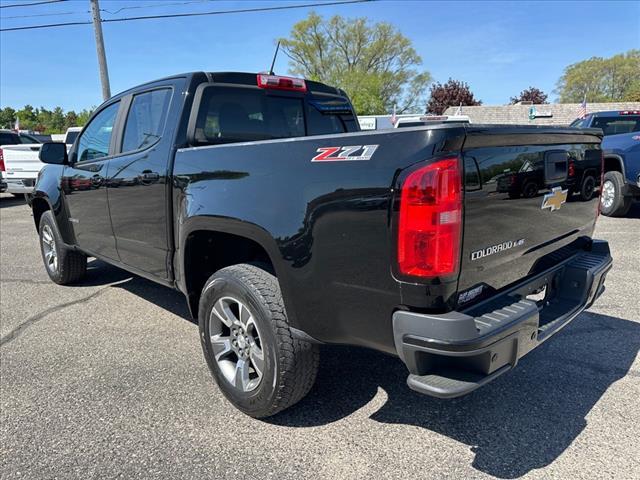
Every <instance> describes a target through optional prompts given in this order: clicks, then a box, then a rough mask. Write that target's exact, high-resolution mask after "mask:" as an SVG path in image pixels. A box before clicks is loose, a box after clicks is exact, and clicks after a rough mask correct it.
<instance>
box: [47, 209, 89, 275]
mask: <svg viewBox="0 0 640 480" xmlns="http://www.w3.org/2000/svg"><path fill="white" fill-rule="evenodd" d="M38 231H39V234H40V252H41V253H42V261H43V262H44V267H45V269H46V270H47V273H48V274H49V278H50V279H51V280H53V281H54V282H55V283H57V284H58V285H69V284H72V283H76V282H77V281H79V280H80V279H82V277H84V275H85V273H86V272H87V257H86V255H84V254H82V253H80V252H77V251H75V250H72V249H70V248H67V247H66V246H65V244H64V242H63V241H62V237H61V236H60V232H59V230H58V226H57V225H56V221H55V219H54V217H53V214H52V213H51V211H50V210H48V211H46V212H44V213H43V214H42V217H40V228H39V229H38ZM50 239H52V241H51V240H50ZM51 250H52V251H53V253H54V256H55V260H54V261H50V260H51V258H52V257H51V256H50V255H49V252H50V251H51Z"/></svg>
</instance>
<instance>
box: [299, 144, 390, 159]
mask: <svg viewBox="0 0 640 480" xmlns="http://www.w3.org/2000/svg"><path fill="white" fill-rule="evenodd" d="M377 149H378V145H351V146H348V147H321V148H319V149H317V150H316V152H318V155H316V156H315V157H313V158H312V159H311V161H312V162H348V161H352V160H371V157H372V156H373V154H374V153H375V151H376V150H377Z"/></svg>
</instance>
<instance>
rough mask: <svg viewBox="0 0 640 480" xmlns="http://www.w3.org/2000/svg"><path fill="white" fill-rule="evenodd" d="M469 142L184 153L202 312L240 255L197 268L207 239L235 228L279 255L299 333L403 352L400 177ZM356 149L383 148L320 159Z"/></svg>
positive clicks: (185, 265) (179, 182)
mask: <svg viewBox="0 0 640 480" xmlns="http://www.w3.org/2000/svg"><path fill="white" fill-rule="evenodd" d="M463 136H464V130H463V129H462V128H459V127H448V128H441V129H432V130H427V131H425V130H423V129H403V130H402V133H396V132H395V131H391V130H389V131H386V132H385V131H375V132H367V133H361V134H356V133H350V134H344V135H332V136H316V137H310V138H297V139H291V140H284V141H282V140H278V141H264V142H254V143H245V144H243V143H239V144H232V145H219V146H210V147H198V148H186V149H180V150H178V152H177V154H176V159H175V162H174V176H175V178H176V182H175V185H176V188H175V189H174V209H175V212H174V220H175V226H174V229H175V231H176V232H177V234H178V236H179V241H178V242H177V244H178V245H179V254H178V255H177V257H176V260H177V261H178V266H179V267H182V269H177V271H178V272H180V276H179V282H180V284H181V286H182V288H183V290H184V291H185V292H186V293H187V294H188V295H189V297H190V298H191V303H192V309H194V307H195V305H196V300H197V298H198V297H199V294H200V291H201V289H202V286H203V285H204V282H205V281H206V279H207V278H208V276H209V274H210V272H211V271H215V270H216V268H215V262H216V261H218V262H222V263H224V261H225V259H224V257H225V256H226V255H227V254H228V253H227V252H228V250H226V249H222V250H221V251H220V256H221V257H222V258H218V259H217V260H216V258H215V257H214V258H212V259H211V261H212V262H214V264H212V265H206V264H203V262H201V261H199V260H198V261H195V262H193V264H192V263H191V262H190V261H189V259H190V258H199V255H198V254H195V253H194V250H193V249H194V248H195V249H198V246H200V248H202V247H201V246H202V245H203V240H200V239H199V238H200V236H201V235H202V236H204V237H206V238H209V237H208V235H207V234H206V231H214V232H225V233H228V234H232V235H236V236H238V237H248V238H250V239H251V240H253V241H254V242H256V243H257V244H258V245H259V246H260V247H261V248H262V249H263V250H264V251H265V252H266V254H267V255H268V256H269V261H270V262H271V263H272V264H273V267H274V269H275V272H276V274H277V276H278V279H279V282H280V285H281V288H282V290H283V293H284V299H285V303H286V306H287V314H288V315H289V317H290V319H291V321H292V323H293V325H294V327H295V328H299V329H301V330H303V331H304V332H305V333H307V334H308V335H310V336H312V337H314V338H316V339H318V340H321V341H323V342H334V343H353V344H358V345H365V346H369V347H373V348H377V349H380V350H384V351H387V352H393V351H394V348H395V347H394V344H393V335H392V331H391V328H390V324H389V318H390V316H391V314H392V313H393V310H394V308H396V307H397V305H399V304H401V303H402V289H401V288H400V284H399V283H398V282H397V281H396V280H395V279H394V278H393V276H392V275H391V271H390V266H391V264H392V262H393V245H394V243H393V241H392V238H391V236H390V231H389V226H390V221H391V199H392V195H393V190H394V188H393V185H394V179H395V176H396V174H397V173H398V172H399V171H400V170H402V169H404V168H406V167H408V166H409V165H412V164H414V163H417V162H421V161H425V160H427V159H428V158H429V157H431V156H432V155H433V154H434V150H437V151H438V153H437V155H444V154H447V153H455V152H454V151H453V150H450V149H452V148H456V147H458V148H459V146H460V145H461V142H462V138H463ZM345 145H378V148H377V149H376V151H375V153H374V155H373V156H372V157H371V160H368V161H344V162H327V161H324V162H323V161H317V162H312V161H311V159H312V158H313V157H314V156H316V155H317V151H318V149H319V148H326V147H330V146H345ZM212 159H215V161H212ZM212 242H213V243H214V244H215V243H216V242H215V239H213V240H212ZM204 245H206V243H204ZM195 251H201V250H195ZM199 269H203V270H202V273H200V274H199V273H198V271H199ZM406 288H407V289H411V285H407V286H406ZM420 289H421V290H422V288H420ZM454 292H455V282H453V283H450V284H448V288H447V285H437V286H434V287H433V292H432V294H431V295H428V296H424V292H423V298H421V302H423V303H422V305H423V306H427V305H428V306H433V305H434V304H437V302H439V304H440V305H441V306H443V305H444V300H443V298H445V297H448V296H451V295H453V293H454ZM372 296H373V297H375V298H376V301H375V302H371V298H372Z"/></svg>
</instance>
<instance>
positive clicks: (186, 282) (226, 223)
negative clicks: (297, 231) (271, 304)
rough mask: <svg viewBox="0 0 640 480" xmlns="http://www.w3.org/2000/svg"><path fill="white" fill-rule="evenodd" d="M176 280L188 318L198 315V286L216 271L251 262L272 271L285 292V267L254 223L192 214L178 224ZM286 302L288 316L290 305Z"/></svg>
mask: <svg viewBox="0 0 640 480" xmlns="http://www.w3.org/2000/svg"><path fill="white" fill-rule="evenodd" d="M177 253H178V254H177V255H176V260H177V262H178V265H176V273H177V275H176V283H177V286H178V288H179V289H180V290H181V291H182V292H183V293H184V294H185V296H186V298H187V302H188V304H189V310H190V312H191V315H192V317H193V318H194V319H195V318H197V317H198V304H199V301H200V294H201V292H202V287H203V286H204V284H205V282H206V281H207V279H208V278H209V277H210V276H211V275H212V274H213V273H215V272H216V271H218V270H220V269H221V268H224V267H228V266H230V265H236V264H239V263H254V264H259V265H261V266H263V268H264V269H265V270H267V271H269V272H270V273H273V274H274V275H275V276H276V277H278V280H279V282H280V286H281V289H282V292H283V298H286V297H287V295H286V294H285V290H286V287H285V284H286V280H285V278H284V276H285V272H284V271H285V270H286V269H285V268H284V267H283V264H282V257H281V255H280V251H279V249H278V247H277V244H276V241H275V239H274V238H273V237H272V236H271V235H270V234H269V233H268V232H267V231H266V230H265V229H263V228H261V227H259V226H258V225H255V224H251V223H247V222H243V221H241V220H236V219H229V218H211V217H195V218H190V219H189V220H188V221H187V222H186V223H185V224H183V225H181V226H180V241H179V245H178V252H177ZM285 303H286V304H287V313H288V315H289V317H292V316H293V310H292V307H290V306H289V304H288V303H287V302H286V300H285Z"/></svg>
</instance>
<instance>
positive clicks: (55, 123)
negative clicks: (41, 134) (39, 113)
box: [47, 107, 65, 133]
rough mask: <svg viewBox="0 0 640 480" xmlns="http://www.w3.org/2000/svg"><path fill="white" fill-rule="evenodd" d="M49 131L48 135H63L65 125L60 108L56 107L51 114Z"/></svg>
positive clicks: (62, 111)
mask: <svg viewBox="0 0 640 480" xmlns="http://www.w3.org/2000/svg"><path fill="white" fill-rule="evenodd" d="M50 129H51V130H50V131H49V130H47V132H48V133H64V132H65V125H64V110H62V108H60V107H56V108H54V109H53V112H51V124H50Z"/></svg>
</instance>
